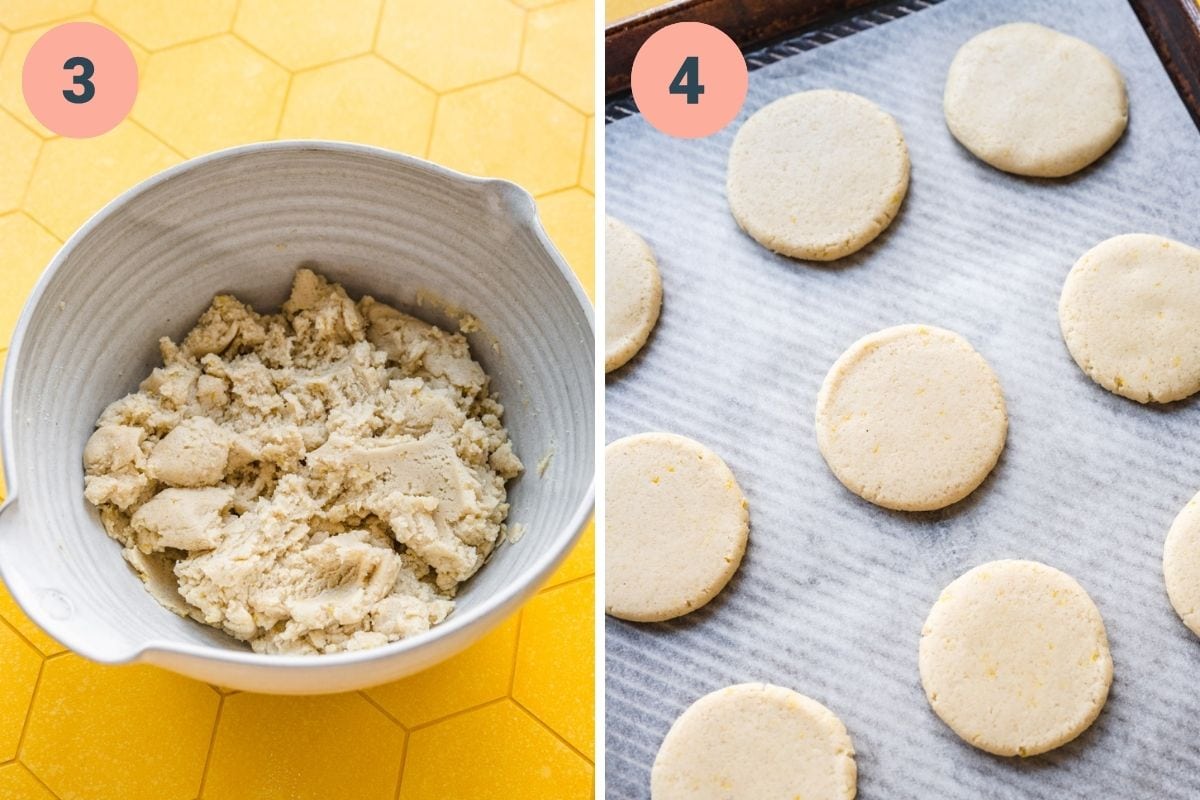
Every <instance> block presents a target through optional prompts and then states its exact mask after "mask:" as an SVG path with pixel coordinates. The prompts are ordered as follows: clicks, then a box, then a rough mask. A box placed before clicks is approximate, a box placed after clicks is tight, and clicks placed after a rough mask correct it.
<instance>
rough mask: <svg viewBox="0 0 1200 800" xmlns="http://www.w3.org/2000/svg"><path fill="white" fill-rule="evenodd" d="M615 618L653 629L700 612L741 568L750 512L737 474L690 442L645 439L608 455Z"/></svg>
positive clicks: (633, 439) (608, 588) (608, 596)
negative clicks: (656, 624)
mask: <svg viewBox="0 0 1200 800" xmlns="http://www.w3.org/2000/svg"><path fill="white" fill-rule="evenodd" d="M604 475H605V481H606V484H605V485H606V489H605V501H604V511H605V530H604V534H605V544H604V557H605V578H604V608H605V611H606V612H607V613H608V614H611V615H612V616H614V617H620V618H621V619H628V620H635V621H638V622H656V621H659V620H664V619H671V618H673V617H678V616H681V615H683V614H687V613H688V612H690V611H695V610H696V609H697V608H700V607H701V606H703V605H704V604H705V603H707V602H708V601H709V600H712V599H713V598H714V597H715V596H716V595H717V593H718V592H720V591H721V589H723V588H724V587H725V584H726V583H728V582H729V579H730V578H731V577H733V573H734V572H736V571H737V568H738V565H739V564H741V562H742V554H743V553H744V552H745V550H746V538H747V536H748V535H749V533H750V512H749V506H748V504H747V503H746V498H745V497H744V496H743V495H742V490H741V489H740V488H739V487H738V484H737V481H736V480H734V477H733V473H732V472H731V471H730V470H729V467H727V466H726V465H725V462H724V461H722V460H721V458H720V456H718V455H717V454H716V453H714V452H713V451H711V450H709V449H708V448H707V447H705V446H704V445H702V444H700V443H699V442H696V441H693V440H691V439H688V438H687V437H685V436H676V435H675V434H671V433H641V434H637V435H636V436H627V437H626V438H624V439H618V440H617V441H615V442H613V443H612V444H610V445H609V446H608V447H606V448H605V449H604Z"/></svg>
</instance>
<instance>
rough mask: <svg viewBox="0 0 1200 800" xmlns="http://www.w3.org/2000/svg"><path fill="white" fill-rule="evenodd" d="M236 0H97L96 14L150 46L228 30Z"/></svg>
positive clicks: (128, 35) (131, 37)
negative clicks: (182, 1) (199, 0)
mask: <svg viewBox="0 0 1200 800" xmlns="http://www.w3.org/2000/svg"><path fill="white" fill-rule="evenodd" d="M236 12H237V0H204V1H203V2H189V3H180V2H178V0H96V7H95V14H96V16H98V17H100V18H101V19H103V20H104V21H105V22H107V23H108V24H109V26H110V27H111V28H113V29H114V30H117V31H120V32H121V33H123V34H125V36H126V37H127V38H129V39H132V40H133V41H135V42H137V43H138V44H140V45H141V46H142V47H145V48H147V49H149V50H161V49H162V48H164V47H170V46H172V45H176V44H183V43H184V42H191V41H195V40H196V39H203V38H204V37H205V36H215V35H216V34H218V33H224V32H225V31H227V30H229V26H230V25H232V24H233V15H234V14H235V13H236Z"/></svg>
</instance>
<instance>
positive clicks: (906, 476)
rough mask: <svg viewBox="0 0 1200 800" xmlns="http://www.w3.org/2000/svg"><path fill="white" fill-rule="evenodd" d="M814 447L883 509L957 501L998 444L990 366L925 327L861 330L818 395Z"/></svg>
mask: <svg viewBox="0 0 1200 800" xmlns="http://www.w3.org/2000/svg"><path fill="white" fill-rule="evenodd" d="M816 427H817V446H818V447H819V448H820V450H821V455H822V456H824V457H825V462H826V463H827V464H828V465H829V468H830V469H831V470H833V474H834V475H836V476H837V479H838V480H840V481H841V482H842V483H843V484H844V485H845V486H846V488H847V489H849V490H850V491H852V492H854V493H855V494H857V495H858V496H859V497H862V498H863V499H865V500H869V501H871V502H872V503H875V504H876V505H880V506H883V507H884V508H891V509H895V510H898V511H930V510H933V509H938V508H944V507H945V506H948V505H950V504H952V503H956V502H958V501H959V500H962V499H963V498H964V497H966V496H967V495H968V494H970V493H971V492H972V491H974V490H975V488H976V487H977V486H979V484H981V483H983V479H984V478H986V477H987V476H988V473H989V472H991V471H992V467H994V466H995V465H996V461H997V459H999V458H1000V451H1001V450H1003V449H1004V438H1005V436H1006V434H1007V432H1008V415H1007V413H1006V412H1005V407H1004V394H1003V393H1002V392H1001V391H1000V383H999V381H997V380H996V375H995V373H993V372H992V369H991V367H989V366H988V364H987V362H986V361H984V360H983V357H982V356H981V355H979V353H977V352H975V350H974V349H972V347H971V345H970V344H969V343H968V342H967V340H966V339H964V338H962V337H961V336H959V335H958V334H957V333H952V332H951V331H948V330H943V329H942V328H935V327H933V326H930V325H899V326H897V327H894V328H887V329H885V330H882V331H879V332H878V333H872V334H870V335H869V336H864V337H863V338H862V339H859V340H858V341H857V342H855V343H854V344H853V345H851V346H850V349H849V350H847V351H846V352H845V353H843V354H842V356H841V357H840V358H839V359H838V360H837V361H836V362H835V363H834V365H833V367H832V368H831V369H830V370H829V374H828V375H826V376H825V382H824V383H823V384H822V385H821V391H820V392H819V393H818V395H817V425H816Z"/></svg>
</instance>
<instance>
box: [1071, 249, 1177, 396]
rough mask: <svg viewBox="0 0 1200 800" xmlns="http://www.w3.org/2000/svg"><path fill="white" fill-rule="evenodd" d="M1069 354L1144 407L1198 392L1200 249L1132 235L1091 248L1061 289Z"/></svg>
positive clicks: (1106, 385) (1108, 386)
mask: <svg viewBox="0 0 1200 800" xmlns="http://www.w3.org/2000/svg"><path fill="white" fill-rule="evenodd" d="M1058 321H1059V325H1060V326H1061V327H1062V335H1063V339H1065V340H1066V343H1067V349H1068V350H1070V351H1071V356H1072V357H1073V358H1074V359H1075V363H1077V364H1078V365H1079V368H1080V369H1082V370H1083V371H1084V372H1085V373H1087V375H1088V377H1089V378H1091V379H1092V380H1094V381H1095V382H1096V383H1098V384H1100V385H1101V386H1103V387H1104V388H1105V389H1108V390H1109V391H1110V392H1115V393H1116V394H1119V395H1121V396H1122V397H1128V398H1129V399H1130V400H1136V401H1138V402H1139V403H1168V402H1171V401H1172V400H1182V399H1183V398H1185V397H1188V396H1189V395H1192V394H1195V393H1196V391H1198V390H1200V250H1197V249H1196V248H1194V247H1188V246H1187V245H1186V244H1181V243H1179V242H1175V241H1172V240H1170V239H1167V238H1164V237H1162V236H1152V235H1150V234H1145V233H1130V234H1125V235H1123V236H1114V237H1113V238H1112V239H1107V240H1105V241H1103V242H1101V243H1100V244H1098V245H1096V246H1095V247H1093V248H1092V249H1091V250H1089V251H1087V252H1086V253H1084V254H1083V257H1082V258H1080V259H1079V260H1078V261H1077V262H1075V266H1074V267H1072V268H1071V272H1070V274H1068V275H1067V281H1066V283H1065V284H1064V285H1063V291H1062V298H1061V299H1060V300H1059V303H1058Z"/></svg>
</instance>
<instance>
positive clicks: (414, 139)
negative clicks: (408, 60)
mask: <svg viewBox="0 0 1200 800" xmlns="http://www.w3.org/2000/svg"><path fill="white" fill-rule="evenodd" d="M436 101H437V95H435V94H434V93H433V92H431V91H430V90H428V89H426V88H425V87H424V86H421V85H420V84H419V83H417V82H416V81H414V80H413V79H412V78H410V77H408V76H407V75H404V74H402V73H401V72H400V71H399V70H397V69H396V68H395V67H393V66H392V65H390V64H388V63H387V62H386V61H384V60H382V59H380V58H379V57H377V56H361V57H359V58H353V59H350V60H349V61H341V62H339V63H337V64H331V65H329V66H327V67H320V68H318V69H315V70H312V71H309V72H302V73H300V74H299V75H297V76H296V77H295V78H294V79H293V81H292V88H291V90H290V91H289V92H288V101H287V107H286V108H284V110H283V124H282V125H280V128H279V135H280V136H281V137H284V138H305V139H312V138H317V139H342V140H346V141H352V142H367V143H368V144H377V145H379V146H381V147H388V148H391V149H393V150H400V151H402V152H405V153H414V154H416V155H424V153H425V147H426V145H427V144H428V142H429V129H430V127H431V126H432V125H433V108H434V104H435V103H436ZM398 120H403V123H404V124H397V121H398Z"/></svg>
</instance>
